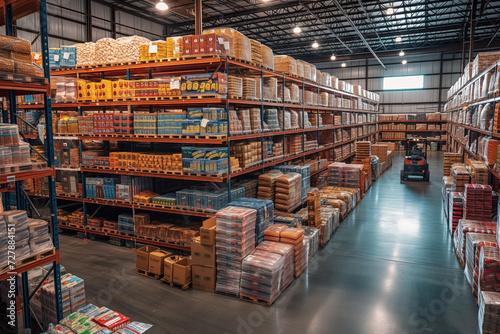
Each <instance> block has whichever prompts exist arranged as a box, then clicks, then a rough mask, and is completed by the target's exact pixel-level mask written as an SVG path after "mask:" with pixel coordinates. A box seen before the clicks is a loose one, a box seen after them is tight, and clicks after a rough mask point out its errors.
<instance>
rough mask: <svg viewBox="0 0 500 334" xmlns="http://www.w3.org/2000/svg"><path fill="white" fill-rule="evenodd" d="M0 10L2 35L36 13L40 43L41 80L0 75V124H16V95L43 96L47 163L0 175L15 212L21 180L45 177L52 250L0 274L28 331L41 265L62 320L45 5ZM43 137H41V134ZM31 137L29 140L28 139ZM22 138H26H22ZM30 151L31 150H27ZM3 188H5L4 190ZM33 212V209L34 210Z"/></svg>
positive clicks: (9, 1)
mask: <svg viewBox="0 0 500 334" xmlns="http://www.w3.org/2000/svg"><path fill="white" fill-rule="evenodd" d="M0 10H1V11H2V13H4V14H5V17H1V18H0V24H2V25H5V30H6V34H7V35H9V36H14V35H15V30H14V20H17V19H19V18H21V17H24V16H26V15H30V14H34V13H36V12H39V19H40V40H41V46H42V60H43V67H44V78H40V77H31V76H24V75H16V74H7V73H2V77H1V79H0V95H1V96H3V97H4V98H7V99H8V100H9V102H10V103H9V109H8V110H3V109H2V122H3V123H11V124H16V123H17V110H16V103H15V101H16V96H17V95H30V94H43V97H44V104H43V106H42V109H43V111H44V115H45V120H46V124H47V125H48V126H47V130H46V131H45V138H44V139H45V140H44V142H45V152H46V155H45V157H44V159H45V161H46V162H47V166H48V167H46V168H40V169H33V170H27V171H19V172H15V173H9V174H3V175H1V176H0V184H7V183H12V182H14V184H15V196H16V205H17V208H18V209H25V208H26V203H28V204H29V205H31V204H32V202H31V200H30V199H29V197H28V196H27V194H26V193H25V192H24V189H23V185H22V182H23V181H24V180H28V179H33V178H41V177H48V180H49V182H48V194H47V196H48V197H49V208H50V212H51V214H50V216H51V219H50V230H51V233H52V241H53V243H54V249H53V250H51V251H50V252H44V253H43V254H36V255H34V256H32V257H30V258H29V259H31V260H29V261H28V260H26V259H25V260H23V261H21V265H20V266H15V265H13V266H8V268H7V269H8V271H7V272H3V273H2V274H0V281H3V280H6V279H7V278H9V277H16V286H17V287H18V288H17V289H16V290H17V291H16V294H17V297H16V300H17V301H18V303H17V306H18V307H19V305H20V304H21V303H19V299H20V298H19V291H20V290H22V291H23V293H22V314H23V320H24V327H22V326H20V327H21V328H27V329H29V328H31V312H30V299H31V298H32V297H33V295H34V294H35V292H36V291H37V290H38V289H39V288H40V286H41V284H39V285H38V287H37V288H36V289H34V290H33V291H30V288H29V285H28V271H29V270H31V269H34V268H37V267H39V266H42V265H46V264H52V268H51V269H50V270H49V271H48V273H47V274H46V276H45V277H44V278H43V280H42V282H43V281H45V280H46V279H47V277H49V275H50V274H53V277H54V286H55V299H56V300H55V305H56V312H57V317H58V319H62V296H61V274H60V267H59V231H58V224H57V202H56V190H55V182H54V177H55V169H54V167H53V163H54V150H53V134H52V127H51V121H52V106H51V98H50V96H51V95H50V71H49V53H48V52H49V46H48V30H47V29H48V28H47V3H46V0H5V1H2V2H1V3H0ZM42 136H43V134H42ZM32 138H33V137H32ZM25 139H26V138H25ZM31 149H33V147H31ZM4 189H5V188H4ZM9 197H10V194H9V193H8V192H5V193H4V197H3V198H4V207H5V208H6V209H9V208H10V200H9ZM35 211H36V210H35ZM19 275H20V276H21V284H19V282H18V276H19Z"/></svg>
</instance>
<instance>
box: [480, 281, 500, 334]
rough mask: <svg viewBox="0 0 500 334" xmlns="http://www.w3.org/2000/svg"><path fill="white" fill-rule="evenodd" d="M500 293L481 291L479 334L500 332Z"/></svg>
mask: <svg viewBox="0 0 500 334" xmlns="http://www.w3.org/2000/svg"><path fill="white" fill-rule="evenodd" d="M498 314H500V293H498V292H490V291H481V294H480V296H479V313H478V323H479V334H496V333H499V332H500V317H499V316H498Z"/></svg>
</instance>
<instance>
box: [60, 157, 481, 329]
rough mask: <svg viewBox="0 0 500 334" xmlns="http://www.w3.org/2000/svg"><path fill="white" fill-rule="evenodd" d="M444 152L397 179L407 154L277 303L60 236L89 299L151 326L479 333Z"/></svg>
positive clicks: (66, 257) (103, 246) (66, 259)
mask: <svg viewBox="0 0 500 334" xmlns="http://www.w3.org/2000/svg"><path fill="white" fill-rule="evenodd" d="M442 160H443V155H442V154H441V153H436V152H432V153H431V154H430V158H429V161H430V165H431V182H430V183H411V184H400V183H399V169H400V168H401V165H402V156H401V155H399V156H398V157H397V158H396V160H395V162H394V166H393V167H392V168H391V169H389V170H388V171H387V172H386V173H385V174H384V175H383V176H382V177H381V178H380V179H379V180H378V181H377V182H376V183H374V185H373V186H372V188H371V189H370V191H369V192H368V193H367V195H366V196H365V198H364V199H363V201H362V202H361V204H360V205H359V206H358V207H357V208H356V209H355V210H354V211H353V212H352V213H351V214H350V215H349V216H348V218H347V219H346V220H345V221H344V222H342V224H341V226H340V228H339V230H338V231H337V232H336V233H335V234H334V235H333V237H332V240H331V241H330V243H329V244H328V245H327V246H326V247H325V248H323V249H322V250H321V251H320V253H319V255H318V256H317V257H316V258H315V260H314V261H313V262H312V263H311V264H310V266H309V268H308V270H307V271H306V272H304V274H302V276H301V277H300V278H299V279H297V280H295V282H294V283H293V284H292V285H291V286H290V287H289V288H288V289H287V290H286V291H285V293H284V294H283V295H282V296H281V297H280V298H279V299H278V300H277V301H276V302H275V304H274V305H273V306H272V307H271V308H266V307H262V306H257V305H254V304H251V303H247V302H243V301H240V300H238V299H236V298H231V297H227V296H222V295H218V294H212V293H205V292H202V291H196V290H188V291H181V290H179V289H176V288H171V287H168V286H165V285H162V284H160V283H159V282H158V281H154V280H151V279H148V278H145V277H142V276H139V275H136V274H135V253H134V252H132V251H131V250H130V249H127V248H123V247H116V246H111V245H109V244H106V243H103V242H98V241H89V242H84V241H82V240H80V239H76V238H75V237H71V236H65V235H61V262H62V264H63V265H64V266H65V267H66V268H67V271H68V272H71V273H73V274H75V275H78V276H81V277H82V278H84V279H85V286H86V289H87V297H88V300H89V301H90V302H92V303H95V304H97V305H106V306H108V307H110V308H112V309H115V310H117V311H119V312H122V313H124V314H126V315H128V316H130V317H131V319H133V320H137V321H143V322H147V323H151V324H153V325H154V327H153V328H152V329H151V330H150V331H148V332H147V333H148V334H155V333H158V334H160V333H161V334H165V333H202V332H203V333H238V334H239V333H245V334H250V333H287V334H288V333H325V334H326V333H335V334H358V333H360V334H373V333H380V334H410V333H436V334H461V333H464V334H465V333H467V334H470V333H476V332H477V307H476V303H475V301H474V298H473V296H472V294H471V291H470V290H471V289H470V288H469V285H468V284H467V282H466V280H465V277H464V274H463V270H462V269H461V267H460V265H459V264H458V261H457V260H456V257H455V254H454V251H453V246H452V240H451V237H450V235H449V234H448V231H447V228H446V226H445V225H444V223H443V217H442V215H443V213H442V202H441V178H442V163H443V161H442Z"/></svg>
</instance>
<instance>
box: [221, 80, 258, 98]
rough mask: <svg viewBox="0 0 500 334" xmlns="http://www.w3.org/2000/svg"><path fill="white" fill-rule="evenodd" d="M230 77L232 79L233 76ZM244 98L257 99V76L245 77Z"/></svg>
mask: <svg viewBox="0 0 500 334" xmlns="http://www.w3.org/2000/svg"><path fill="white" fill-rule="evenodd" d="M229 78H230V79H229V80H231V77H229ZM259 80H260V79H259ZM229 82H231V81H229ZM243 98H245V99H247V100H255V99H256V98H257V82H256V79H255V78H248V77H245V78H243Z"/></svg>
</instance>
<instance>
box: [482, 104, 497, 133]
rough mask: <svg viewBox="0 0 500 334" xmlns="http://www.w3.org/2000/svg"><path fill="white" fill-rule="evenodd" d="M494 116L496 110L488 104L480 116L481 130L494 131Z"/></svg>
mask: <svg viewBox="0 0 500 334" xmlns="http://www.w3.org/2000/svg"><path fill="white" fill-rule="evenodd" d="M493 116H494V109H493V106H492V105H491V103H486V104H485V105H484V107H483V108H482V110H481V116H480V120H481V122H480V128H481V129H482V130H487V131H492V130H493Z"/></svg>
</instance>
